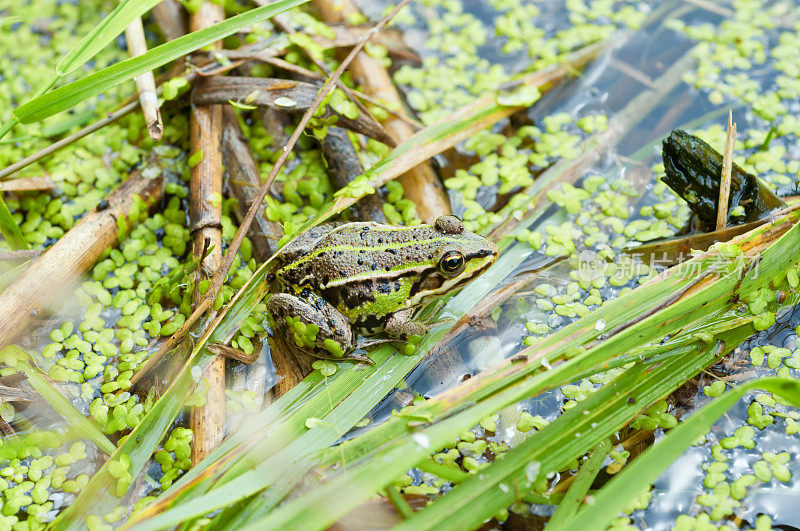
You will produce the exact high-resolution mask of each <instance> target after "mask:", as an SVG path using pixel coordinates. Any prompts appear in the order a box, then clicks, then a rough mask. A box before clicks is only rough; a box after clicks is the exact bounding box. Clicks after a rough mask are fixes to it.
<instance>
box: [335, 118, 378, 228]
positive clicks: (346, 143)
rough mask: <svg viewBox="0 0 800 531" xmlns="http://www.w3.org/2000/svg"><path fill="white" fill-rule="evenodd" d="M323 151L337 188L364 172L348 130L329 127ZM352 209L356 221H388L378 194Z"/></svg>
mask: <svg viewBox="0 0 800 531" xmlns="http://www.w3.org/2000/svg"><path fill="white" fill-rule="evenodd" d="M322 153H323V155H324V156H325V161H326V162H327V163H328V171H329V172H330V174H331V178H332V179H333V183H334V185H336V188H339V189H341V188H344V187H345V186H347V185H348V184H350V183H351V182H353V179H355V178H356V177H359V176H360V175H361V174H363V173H364V166H363V165H362V164H361V160H359V158H358V153H356V149H355V147H354V146H353V142H352V141H351V140H350V136H349V135H348V134H347V131H346V130H345V129H343V128H341V127H329V128H328V134H327V135H325V138H324V139H323V140H322ZM351 211H352V212H353V215H354V218H355V219H356V221H377V222H379V223H386V215H385V214H384V213H383V201H382V200H381V198H380V197H379V196H378V194H370V195H368V196H367V197H364V198H362V199H361V201H359V202H357V203H356V204H355V205H353V206H352V207H351Z"/></svg>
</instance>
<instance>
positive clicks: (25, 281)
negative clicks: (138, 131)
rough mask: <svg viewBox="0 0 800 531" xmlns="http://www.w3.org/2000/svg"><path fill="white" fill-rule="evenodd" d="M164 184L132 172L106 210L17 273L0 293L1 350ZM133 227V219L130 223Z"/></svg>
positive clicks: (83, 221) (87, 219)
mask: <svg viewBox="0 0 800 531" xmlns="http://www.w3.org/2000/svg"><path fill="white" fill-rule="evenodd" d="M162 185H163V179H162V178H161V176H160V175H159V176H158V177H157V178H153V179H151V178H147V177H144V176H143V175H142V172H140V171H137V172H135V173H134V174H133V175H132V176H131V177H130V178H129V179H128V180H126V181H125V182H124V183H122V184H121V185H120V186H119V187H118V188H117V189H116V190H114V191H113V192H111V193H110V194H109V195H108V196H107V197H106V200H107V201H108V208H106V209H104V210H100V211H98V210H93V211H91V212H89V213H87V214H86V216H84V217H83V219H81V221H80V222H78V224H76V225H75V226H74V227H73V228H72V229H70V230H69V231H68V232H67V233H66V234H65V235H64V236H62V237H61V239H59V240H58V241H57V242H56V243H55V244H54V245H53V246H52V247H50V248H49V249H48V250H47V251H46V252H45V253H44V254H42V255H41V256H40V257H39V258H37V259H36V260H34V261H33V262H31V264H30V265H29V266H28V267H27V269H25V271H23V272H22V274H20V276H19V277H18V278H17V279H16V280H15V281H14V282H13V283H12V284H11V285H9V286H8V287H7V288H6V289H5V290H3V292H2V294H0V308H2V309H3V311H2V312H0V347H3V346H5V345H7V344H9V343H10V342H11V341H13V340H14V339H15V338H16V337H17V336H18V335H19V334H21V333H23V332H24V331H25V329H26V328H27V327H28V325H29V324H30V323H31V322H32V321H33V320H34V319H35V318H36V316H37V315H39V314H41V313H43V312H45V311H46V310H47V309H48V308H50V307H51V306H52V305H53V304H57V303H59V301H61V300H62V298H63V296H64V294H65V293H67V291H68V290H69V289H70V288H71V287H72V286H73V285H74V283H75V282H76V281H78V280H79V279H80V277H81V275H82V274H83V273H85V272H86V271H88V270H89V268H90V267H92V266H93V265H94V264H95V262H97V260H98V259H99V258H100V256H101V255H102V253H103V252H105V251H106V249H108V248H110V247H113V246H115V245H117V243H119V242H118V239H117V230H118V227H117V223H118V222H119V223H120V224H123V223H124V224H125V225H126V226H127V224H128V220H127V217H126V216H127V215H128V212H129V211H130V208H131V206H132V205H133V204H134V196H138V197H139V198H141V199H142V200H144V201H146V202H147V203H148V204H149V205H153V204H155V203H157V202H158V201H159V200H160V199H161V196H162V189H163V186H162ZM130 222H132V223H137V222H138V219H137V220H130Z"/></svg>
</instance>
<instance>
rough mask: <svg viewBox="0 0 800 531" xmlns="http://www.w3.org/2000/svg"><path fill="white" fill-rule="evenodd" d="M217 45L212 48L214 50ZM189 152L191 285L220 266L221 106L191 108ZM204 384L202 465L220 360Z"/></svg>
mask: <svg viewBox="0 0 800 531" xmlns="http://www.w3.org/2000/svg"><path fill="white" fill-rule="evenodd" d="M224 17H225V10H224V9H223V7H222V6H219V5H216V4H212V3H211V2H203V4H201V6H200V9H199V10H198V11H197V12H196V13H195V14H194V15H192V17H191V20H190V25H191V26H192V31H197V30H200V29H203V28H207V27H210V26H213V25H214V24H216V23H218V22H220V21H222V19H223V18H224ZM220 44H221V43H217V47H221V46H220ZM189 130H190V133H191V139H190V142H191V146H192V148H191V149H192V152H193V153H197V152H198V151H200V152H202V154H203V156H202V159H201V160H200V162H199V163H198V164H197V165H196V166H195V167H193V168H192V174H191V178H190V181H189V228H190V230H191V233H192V254H193V255H194V257H195V258H196V259H198V260H200V267H198V268H197V276H196V282H195V286H197V285H198V283H199V282H200V281H201V280H204V279H206V278H208V277H210V276H211V275H212V274H213V273H214V272H215V271H217V270H218V269H219V266H220V263H221V261H222V154H221V153H220V143H221V142H222V106H220V105H207V106H196V105H192V114H191V117H190V121H189ZM203 300H204V297H203V296H202V295H201V294H200V293H199V292H195V294H194V297H193V300H192V307H193V308H197V307H198V306H202V303H203ZM204 376H205V377H206V378H207V379H208V392H207V394H206V400H205V404H204V405H202V406H199V407H195V408H193V409H192V412H191V418H190V425H191V428H192V430H193V432H194V444H193V445H192V463H193V464H197V463H199V462H200V461H202V460H203V458H205V457H206V456H207V455H208V454H210V453H211V451H212V450H213V449H214V448H215V447H216V446H217V444H218V443H219V442H220V441H221V440H222V436H223V430H224V428H225V358H223V357H220V356H216V357H215V358H214V359H213V360H212V361H211V362H210V363H209V364H208V366H207V367H206V369H205V372H204Z"/></svg>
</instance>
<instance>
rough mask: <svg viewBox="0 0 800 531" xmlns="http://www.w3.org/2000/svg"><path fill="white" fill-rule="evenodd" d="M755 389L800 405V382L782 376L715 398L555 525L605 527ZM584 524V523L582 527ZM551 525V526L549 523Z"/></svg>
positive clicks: (555, 530) (797, 405) (558, 527)
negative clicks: (590, 502)
mask: <svg viewBox="0 0 800 531" xmlns="http://www.w3.org/2000/svg"><path fill="white" fill-rule="evenodd" d="M753 389H760V390H763V391H768V392H771V393H773V394H776V395H778V396H780V397H781V398H783V399H785V400H786V401H788V402H790V403H791V404H792V405H793V406H795V407H800V382H797V381H795V380H788V379H781V378H764V379H760V380H753V381H751V382H748V383H746V384H744V385H742V386H740V387H738V388H736V389H733V390H731V391H728V392H727V393H725V394H724V395H723V396H721V397H719V398H716V399H714V401H712V402H711V403H709V404H707V405H705V406H704V407H703V408H702V409H700V410H699V411H697V412H696V413H694V414H693V415H692V416H691V417H689V418H688V419H685V420H683V421H682V422H681V423H680V424H679V425H678V426H677V427H675V428H673V429H672V430H671V431H670V432H669V434H667V436H666V437H665V438H664V439H663V440H662V441H661V442H659V443H657V444H656V445H654V446H651V447H650V448H648V449H647V450H646V451H645V452H644V453H643V454H642V455H641V456H639V457H638V458H637V459H636V460H635V461H633V463H631V464H629V465H628V466H626V467H625V468H624V469H623V470H622V472H620V473H619V474H617V475H616V476H615V477H614V479H612V480H611V481H610V482H609V483H608V484H607V485H606V486H604V487H603V488H602V489H600V490H599V491H598V492H597V493H596V495H595V497H594V503H593V504H592V505H590V506H587V507H586V508H585V509H583V510H581V511H580V512H579V513H578V514H577V515H576V516H575V518H573V519H572V520H569V521H566V522H564V523H563V524H561V525H559V526H556V527H553V528H552V529H553V530H554V531H560V530H567V529H594V528H598V529H599V528H604V527H605V526H606V525H608V524H609V523H610V522H611V520H612V519H613V518H614V517H615V516H616V515H617V514H618V513H620V512H621V511H622V510H623V509H624V508H625V506H626V505H627V504H628V503H629V502H630V501H631V500H632V499H633V498H634V497H635V496H637V495H639V494H641V493H642V491H644V490H645V489H647V488H648V487H649V486H650V484H651V483H652V482H653V481H655V479H656V478H657V477H658V476H659V474H661V472H663V471H664V470H666V468H667V467H668V466H669V465H670V464H672V463H673V462H674V461H675V460H676V459H677V458H678V457H680V455H681V454H682V453H683V452H684V451H685V450H686V449H687V448H688V447H689V446H691V445H692V444H694V443H695V442H696V441H697V439H698V438H699V437H700V436H701V435H704V434H705V433H708V429H709V428H710V427H711V426H712V425H713V424H714V423H715V422H716V421H717V420H718V419H719V418H720V417H721V416H722V415H724V414H725V412H726V411H728V410H729V409H730V408H731V407H732V406H733V405H734V404H735V403H736V402H737V401H739V399H741V398H742V396H744V395H745V393H747V392H748V391H752V390H753ZM582 526H583V527H582ZM548 529H550V528H549V527H548Z"/></svg>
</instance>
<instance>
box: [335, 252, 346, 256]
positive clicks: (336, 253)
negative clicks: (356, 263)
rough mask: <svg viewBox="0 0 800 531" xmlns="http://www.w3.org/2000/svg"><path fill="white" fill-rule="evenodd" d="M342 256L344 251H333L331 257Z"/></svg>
mask: <svg viewBox="0 0 800 531" xmlns="http://www.w3.org/2000/svg"><path fill="white" fill-rule="evenodd" d="M343 254H344V251H334V252H333V256H341V255H343Z"/></svg>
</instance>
